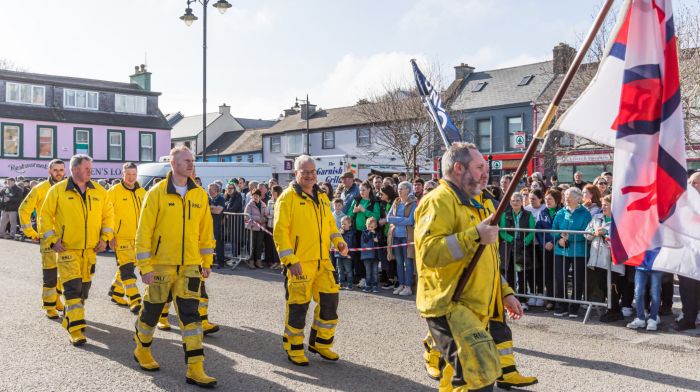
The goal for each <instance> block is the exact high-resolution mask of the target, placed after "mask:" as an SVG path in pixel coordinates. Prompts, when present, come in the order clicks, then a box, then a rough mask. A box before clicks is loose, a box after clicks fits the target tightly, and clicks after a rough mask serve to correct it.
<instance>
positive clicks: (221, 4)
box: [180, 0, 232, 162]
mask: <svg viewBox="0 0 700 392" xmlns="http://www.w3.org/2000/svg"><path fill="white" fill-rule="evenodd" d="M209 1H210V0H187V8H186V9H185V14H184V15H182V16H181V17H180V20H182V21H183V22H185V24H186V25H187V26H192V23H193V22H194V21H195V20H197V19H198V18H197V17H196V16H195V15H194V14H193V13H192V8H190V4H192V3H195V2H198V3H199V4H201V5H202V10H203V13H204V16H203V22H204V23H203V25H204V26H203V27H204V34H203V36H204V39H203V45H202V58H203V61H202V67H203V72H202V77H203V82H202V161H204V162H206V161H207V6H208V5H209ZM213 7H214V8H216V9H217V10H219V12H220V13H222V14H223V13H225V12H226V11H227V10H228V9H229V8H231V7H232V6H231V3H229V2H228V1H226V0H218V1H217V2H216V3H214V4H213ZM196 154H197V151H195V155H196Z"/></svg>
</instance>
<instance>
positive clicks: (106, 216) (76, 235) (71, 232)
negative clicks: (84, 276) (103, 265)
mask: <svg viewBox="0 0 700 392" xmlns="http://www.w3.org/2000/svg"><path fill="white" fill-rule="evenodd" d="M39 233H40V234H41V236H42V238H43V240H44V243H46V244H47V246H49V247H51V246H53V244H55V243H56V242H57V241H58V240H59V239H61V240H62V243H63V247H64V248H66V249H75V250H83V249H92V248H94V247H95V246H97V244H98V242H99V240H100V239H102V240H104V241H109V240H111V239H112V238H113V236H114V210H113V209H112V203H110V202H109V200H108V199H107V191H106V190H105V189H104V188H103V187H102V186H101V185H100V184H98V183H96V182H94V181H89V182H88V183H87V186H86V188H85V194H84V195H81V194H80V190H79V188H78V187H77V186H76V185H75V183H74V182H73V178H72V177H68V179H66V180H63V181H61V182H59V183H58V184H56V185H54V186H52V187H51V188H50V189H49V192H48V193H47V194H46V200H44V205H43V206H42V207H41V213H40V214H39Z"/></svg>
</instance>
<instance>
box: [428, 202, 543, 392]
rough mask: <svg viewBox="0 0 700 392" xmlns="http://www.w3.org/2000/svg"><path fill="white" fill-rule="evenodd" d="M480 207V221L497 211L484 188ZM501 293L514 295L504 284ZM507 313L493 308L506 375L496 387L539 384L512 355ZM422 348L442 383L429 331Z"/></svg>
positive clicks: (433, 374) (493, 327)
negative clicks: (519, 369) (523, 369)
mask: <svg viewBox="0 0 700 392" xmlns="http://www.w3.org/2000/svg"><path fill="white" fill-rule="evenodd" d="M474 199H475V200H476V201H477V202H478V203H479V204H481V205H482V206H483V207H484V208H483V209H481V210H480V211H479V214H480V217H479V219H480V220H481V219H484V218H486V217H488V216H489V215H491V214H493V213H494V212H495V211H496V208H495V207H494V203H493V200H495V197H494V196H493V194H492V193H491V192H490V191H489V190H488V189H485V190H484V191H483V192H482V193H481V195H479V196H478V197H475V198H474ZM502 283H503V287H502V291H503V293H504V295H508V294H510V293H512V292H513V291H512V289H511V288H510V287H509V286H508V284H507V283H506V282H505V281H503V282H502ZM504 313H505V312H504V311H503V308H502V307H501V308H498V309H494V314H493V315H492V316H491V319H490V320H489V333H490V334H491V337H493V341H494V342H495V343H496V348H497V349H498V359H499V361H500V363H501V371H502V372H503V375H501V377H499V378H498V381H497V382H496V384H497V385H498V387H499V388H505V389H510V388H513V387H515V388H522V387H526V386H529V385H533V384H536V383H537V381H538V380H537V378H536V377H531V376H523V375H522V374H520V372H519V371H518V369H517V367H516V366H515V355H514V353H513V333H512V332H511V330H510V327H509V326H508V324H506V318H505V314H504ZM423 346H424V347H425V352H423V359H425V368H426V370H427V372H428V375H429V376H430V378H432V379H434V380H440V374H441V373H442V371H441V370H440V362H441V361H440V359H441V354H440V350H439V349H438V347H437V343H436V342H435V339H433V337H432V335H431V334H430V332H428V335H427V336H426V337H425V340H423Z"/></svg>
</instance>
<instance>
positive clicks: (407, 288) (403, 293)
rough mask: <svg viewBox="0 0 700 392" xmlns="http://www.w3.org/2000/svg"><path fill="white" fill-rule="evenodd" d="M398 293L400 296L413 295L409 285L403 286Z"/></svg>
mask: <svg viewBox="0 0 700 392" xmlns="http://www.w3.org/2000/svg"><path fill="white" fill-rule="evenodd" d="M399 295H400V296H402V297H405V296H407V295H413V291H411V286H404V287H403V290H401V291H400V292H399Z"/></svg>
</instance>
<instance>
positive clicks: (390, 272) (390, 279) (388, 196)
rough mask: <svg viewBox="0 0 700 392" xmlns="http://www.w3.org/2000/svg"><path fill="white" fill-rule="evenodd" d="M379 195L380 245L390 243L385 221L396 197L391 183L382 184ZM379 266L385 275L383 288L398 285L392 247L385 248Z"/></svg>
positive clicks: (389, 226) (387, 226) (387, 224)
mask: <svg viewBox="0 0 700 392" xmlns="http://www.w3.org/2000/svg"><path fill="white" fill-rule="evenodd" d="M379 197H380V198H381V200H382V202H384V208H383V209H382V211H381V219H379V224H380V227H381V232H382V233H383V234H384V235H383V237H384V242H383V243H382V244H383V245H382V246H386V245H391V244H390V238H389V229H390V228H391V225H390V224H389V222H388V221H387V216H388V215H389V212H390V211H391V207H392V206H393V205H394V200H396V198H397V197H398V195H397V194H396V191H395V190H394V187H393V186H391V185H384V186H382V189H381V191H380V192H379ZM380 261H381V267H382V271H383V272H384V274H385V276H384V278H385V284H384V285H382V289H384V290H393V289H395V288H397V287H398V284H399V283H398V281H397V280H396V258H395V257H394V251H393V249H391V248H389V249H386V252H385V258H384V259H381V260H380Z"/></svg>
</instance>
